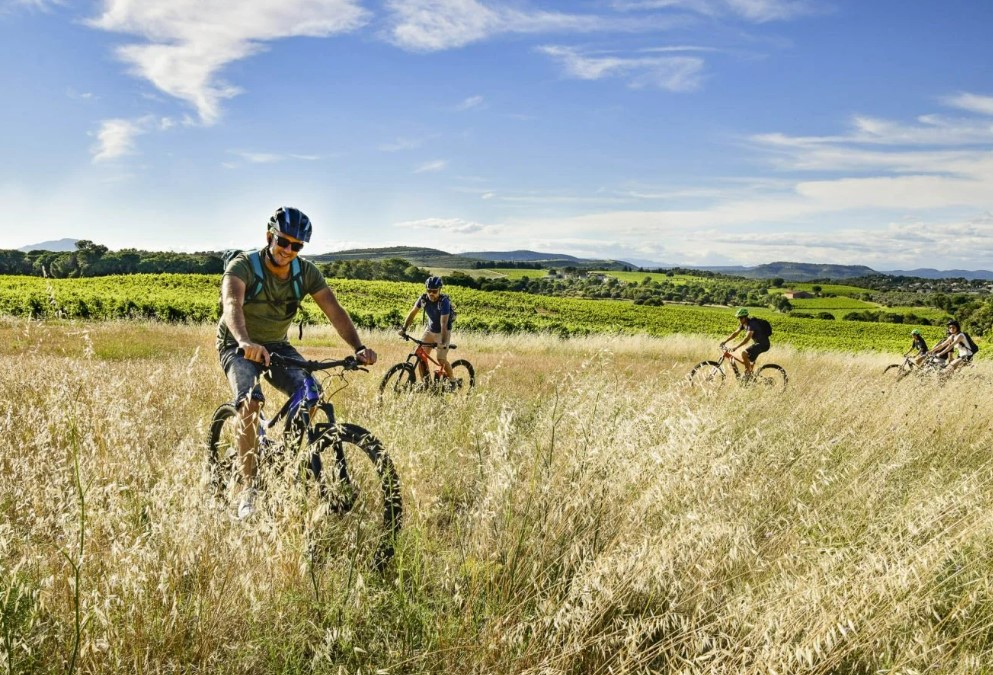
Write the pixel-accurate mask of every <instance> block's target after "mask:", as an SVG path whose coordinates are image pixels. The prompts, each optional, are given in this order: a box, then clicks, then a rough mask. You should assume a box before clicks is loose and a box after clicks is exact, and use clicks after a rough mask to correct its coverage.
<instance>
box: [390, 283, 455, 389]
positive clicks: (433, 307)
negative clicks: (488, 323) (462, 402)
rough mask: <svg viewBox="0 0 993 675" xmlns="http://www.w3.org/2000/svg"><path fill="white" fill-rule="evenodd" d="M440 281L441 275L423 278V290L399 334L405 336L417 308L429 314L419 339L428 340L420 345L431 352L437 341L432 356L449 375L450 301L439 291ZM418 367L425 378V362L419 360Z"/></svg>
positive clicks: (426, 314) (447, 375)
mask: <svg viewBox="0 0 993 675" xmlns="http://www.w3.org/2000/svg"><path fill="white" fill-rule="evenodd" d="M442 285H443V284H442V281H441V277H435V276H432V277H428V279H427V280H426V281H425V282H424V293H422V294H421V296H420V297H419V298H417V301H416V302H414V306H413V307H412V308H411V309H410V311H409V312H408V313H407V318H406V319H404V322H403V328H401V329H400V331H399V333H400V335H401V336H406V335H407V329H408V328H409V327H410V324H411V323H413V321H414V319H415V318H416V317H417V314H418V312H420V311H421V310H422V309H423V310H424V314H425V316H427V318H428V327H427V330H425V331H424V337H422V338H421V340H423V341H424V342H427V343H429V344H427V345H423V347H424V350H425V351H426V352H427V353H429V354H430V353H431V350H432V349H433V346H432V345H437V347H438V353H437V354H436V355H435V357H436V358H437V360H438V364H439V365H440V366H441V367H442V369H443V370H444V371H445V377H447V378H449V379H451V378H452V377H454V374H453V372H452V364H451V363H449V362H448V344H449V343H450V342H451V319H452V315H453V312H452V301H451V299H450V298H449V297H448V296H447V295H445V294H444V293H442V292H441V287H442ZM417 369H418V370H419V371H420V374H421V379H426V378H427V376H428V367H427V365H425V364H424V362H422V361H418V363H417Z"/></svg>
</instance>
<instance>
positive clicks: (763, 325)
mask: <svg viewBox="0 0 993 675" xmlns="http://www.w3.org/2000/svg"><path fill="white" fill-rule="evenodd" d="M752 323H753V324H755V327H756V328H758V333H759V337H760V338H761V337H764V338H765V339H766V340H768V339H769V337H770V336H771V335H772V324H771V323H769V322H768V321H766V320H765V319H760V318H759V317H754V318H753V319H752Z"/></svg>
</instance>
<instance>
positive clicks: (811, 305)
mask: <svg viewBox="0 0 993 675" xmlns="http://www.w3.org/2000/svg"><path fill="white" fill-rule="evenodd" d="M790 304H791V305H793V308H794V309H797V310H801V311H811V310H817V311H831V310H845V311H852V310H859V309H873V310H875V309H880V308H881V305H877V304H876V303H874V302H866V301H865V300H856V299H855V298H849V297H845V296H837V297H834V298H798V299H796V300H790ZM837 318H841V317H837Z"/></svg>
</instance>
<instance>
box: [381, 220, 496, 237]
mask: <svg viewBox="0 0 993 675" xmlns="http://www.w3.org/2000/svg"><path fill="white" fill-rule="evenodd" d="M394 227H400V228H404V229H412V230H440V231H443V232H451V233H454V234H472V233H475V232H483V231H485V230H493V229H494V228H493V227H492V226H489V225H483V224H482V223H477V222H473V221H471V220H463V219H462V218H424V219H422V220H407V221H403V222H400V223H395V224H394Z"/></svg>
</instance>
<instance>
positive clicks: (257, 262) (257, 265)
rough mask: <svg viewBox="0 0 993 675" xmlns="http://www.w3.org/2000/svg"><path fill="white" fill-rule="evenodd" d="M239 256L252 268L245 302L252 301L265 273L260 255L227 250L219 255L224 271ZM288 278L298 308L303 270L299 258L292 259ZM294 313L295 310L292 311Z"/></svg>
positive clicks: (262, 284) (260, 289)
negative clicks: (246, 259) (246, 260)
mask: <svg viewBox="0 0 993 675" xmlns="http://www.w3.org/2000/svg"><path fill="white" fill-rule="evenodd" d="M239 255H244V256H245V257H246V258H248V263H249V265H251V267H252V275H253V277H254V278H253V280H252V281H251V283H249V284H246V285H245V301H246V302H247V301H249V300H254V299H255V298H256V297H257V296H258V295H259V294H260V293H262V289H263V288H264V282H265V271H264V269H263V267H262V255H261V253H259V251H243V250H241V249H237V248H229V249H228V250H226V251H224V253H223V254H222V255H221V260H223V261H224V269H225V270H227V268H228V265H230V264H231V261H232V260H234V259H235V258H237V257H238V256H239ZM290 278H291V279H292V280H293V296H294V297H295V298H296V305H297V306H299V304H300V300H301V299H302V298H303V270H302V268H301V266H300V260H299V258H294V259H293V262H291V263H290ZM294 311H295V309H294Z"/></svg>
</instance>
